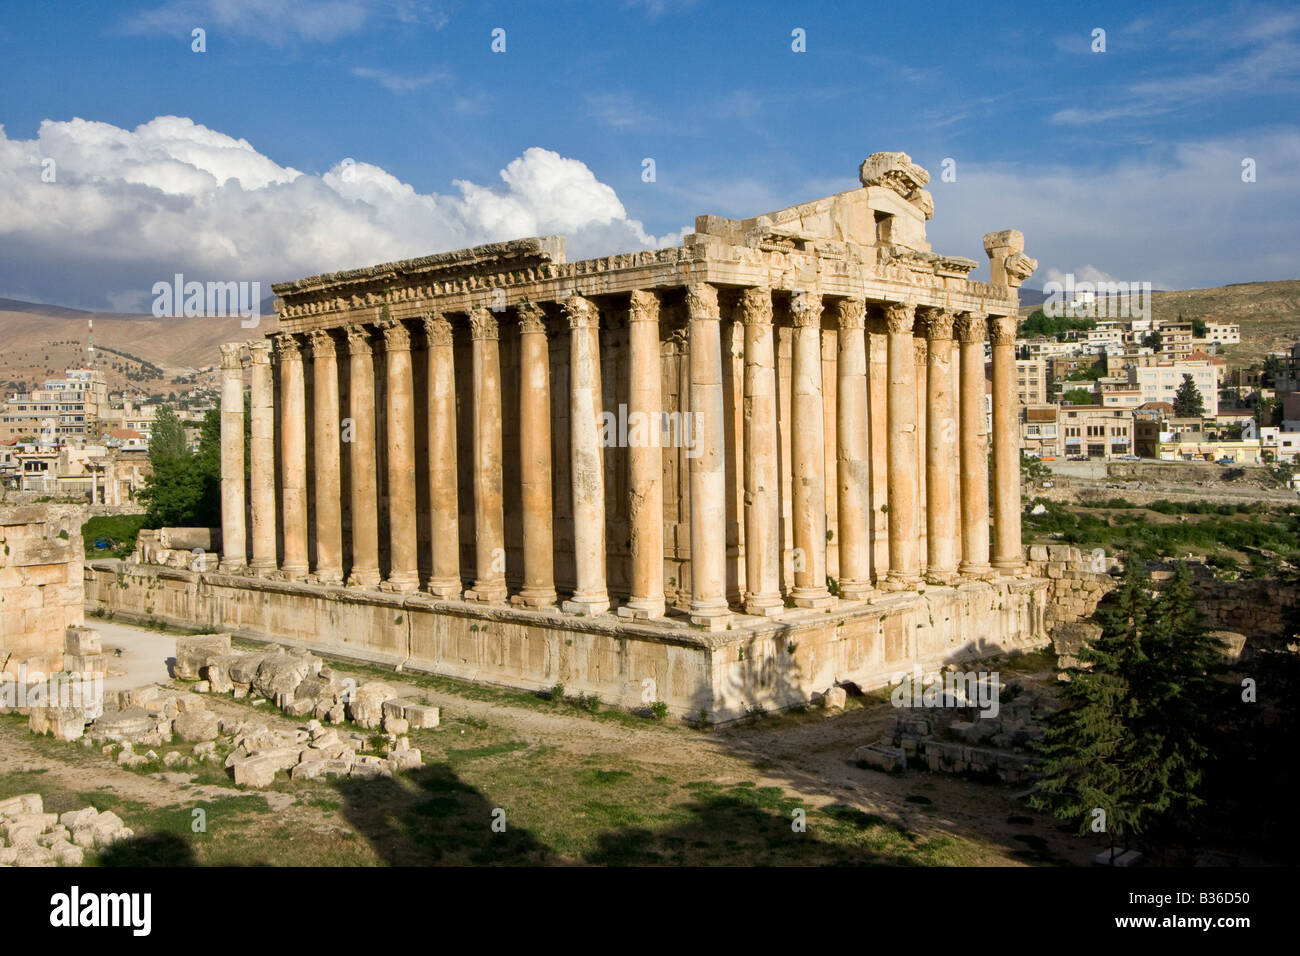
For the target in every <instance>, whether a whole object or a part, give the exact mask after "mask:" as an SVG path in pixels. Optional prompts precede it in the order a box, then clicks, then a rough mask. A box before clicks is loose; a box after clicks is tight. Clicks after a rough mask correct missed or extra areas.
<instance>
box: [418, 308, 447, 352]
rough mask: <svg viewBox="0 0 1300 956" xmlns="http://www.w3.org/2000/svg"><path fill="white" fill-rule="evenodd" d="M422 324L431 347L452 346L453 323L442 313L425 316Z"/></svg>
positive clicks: (421, 320) (421, 321)
mask: <svg viewBox="0 0 1300 956" xmlns="http://www.w3.org/2000/svg"><path fill="white" fill-rule="evenodd" d="M420 323H421V324H422V325H423V326H424V334H425V335H427V336H428V337H429V344H430V345H435V346H442V345H451V323H450V322H449V321H447V317H446V316H445V315H443V314H442V313H441V312H435V313H434V314H433V315H426V316H423V317H422V318H421V319H420Z"/></svg>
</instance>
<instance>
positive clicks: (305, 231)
mask: <svg viewBox="0 0 1300 956" xmlns="http://www.w3.org/2000/svg"><path fill="white" fill-rule="evenodd" d="M50 179H52V180H53V181H47V180H50ZM452 185H453V187H454V191H453V192H450V193H447V194H440V193H421V192H418V191H417V190H416V189H415V188H414V187H412V186H411V185H410V184H409V183H404V182H402V181H401V180H399V179H398V178H397V177H395V176H393V175H392V174H391V173H389V172H387V171H386V170H384V169H382V168H380V167H378V166H374V165H371V164H369V163H364V162H354V161H352V160H351V159H341V160H340V161H339V162H338V163H336V164H335V165H334V166H333V167H332V168H331V169H330V170H328V171H327V172H325V173H324V174H323V175H312V174H310V173H304V172H302V171H300V170H297V169H294V168H292V167H289V166H281V165H280V164H278V163H276V162H275V161H274V160H273V159H271V158H270V157H267V156H264V155H263V154H261V153H259V152H258V151H257V150H256V149H255V148H254V147H253V146H252V144H250V143H249V142H248V141H247V140H244V139H236V138H234V137H231V136H227V135H226V134H224V133H221V132H218V131H216V130H212V129H208V128H207V127H205V126H202V125H199V124H197V123H195V122H193V121H192V120H190V119H187V118H184V117H177V116H160V117H157V118H155V119H153V120H151V121H149V122H148V123H144V124H142V125H141V126H138V127H136V128H135V129H134V130H126V129H121V128H119V127H116V126H113V125H111V124H108V123H99V122H92V121H88V120H83V119H74V120H71V121H68V122H55V121H52V120H46V121H44V122H43V123H42V124H41V126H40V130H39V132H38V134H37V136H36V138H35V139H31V140H22V139H10V138H9V137H8V135H7V134H6V132H5V130H4V127H2V126H0V296H7V297H13V298H36V299H38V300H40V301H45V302H52V303H57V304H61V305H70V306H77V307H82V308H105V307H109V308H123V307H131V306H132V305H133V306H134V308H137V309H145V308H147V303H148V301H149V290H150V289H151V288H152V286H153V284H154V283H155V282H158V281H163V280H170V278H171V277H172V275H173V274H174V273H177V272H181V273H184V274H185V276H186V278H187V279H195V280H198V281H209V280H218V281H232V280H236V281H261V282H263V291H264V294H269V283H270V282H271V281H280V280H284V279H292V278H297V277H300V276H305V275H311V274H315V273H318V272H325V271H332V270H336V269H347V268H354V267H358V266H364V265H371V264H374V263H379V262H386V261H391V260H394V259H403V258H410V257H414V256H421V255H428V254H430V253H433V252H441V251H446V250H450V249H457V248H462V247H465V246H471V245H477V244H479V243H484V242H497V241H501V240H506V239H515V238H519V237H523V236H536V235H549V234H553V233H558V234H561V235H564V236H566V237H567V238H568V240H569V246H568V254H569V258H571V259H577V258H583V257H587V256H596V255H608V254H612V253H617V252H628V251H634V250H638V249H648V248H654V247H656V246H660V245H666V244H672V243H676V242H679V241H680V239H681V235H682V232H687V231H689V229H683V230H682V232H679V233H674V234H672V235H668V236H664V237H655V236H653V235H650V234H649V233H647V232H646V230H645V229H644V227H643V226H642V224H641V223H640V222H639V221H638V220H635V219H631V218H629V216H628V214H627V210H626V209H625V208H624V207H623V204H622V202H620V201H619V198H618V196H617V194H616V193H615V192H614V190H613V189H612V188H611V187H610V186H608V185H606V184H605V183H602V182H600V181H599V180H598V179H597V178H596V177H595V175H594V174H593V173H592V171H591V170H590V169H588V168H587V166H586V165H584V164H583V163H582V162H580V161H578V160H576V159H569V158H566V157H563V156H560V155H559V154H557V153H554V152H552V151H550V150H546V149H541V148H538V147H532V148H530V149H527V150H525V151H524V152H523V155H521V156H519V157H517V158H515V159H513V160H511V162H510V163H508V164H507V165H506V168H505V169H503V170H502V171H501V182H500V183H497V184H493V185H481V184H476V183H472V182H468V181H464V180H456V181H455V182H454V183H453V184H452Z"/></svg>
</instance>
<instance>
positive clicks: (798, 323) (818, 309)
mask: <svg viewBox="0 0 1300 956" xmlns="http://www.w3.org/2000/svg"><path fill="white" fill-rule="evenodd" d="M790 315H791V319H790V324H791V325H793V326H794V327H795V328H797V329H812V328H821V324H822V297H821V296H820V295H818V294H817V293H816V292H804V291H803V290H796V291H795V292H794V293H793V294H792V295H791V296H790Z"/></svg>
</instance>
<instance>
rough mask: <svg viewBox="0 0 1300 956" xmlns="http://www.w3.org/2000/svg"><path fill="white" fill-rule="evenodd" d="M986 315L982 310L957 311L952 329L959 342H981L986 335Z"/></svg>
mask: <svg viewBox="0 0 1300 956" xmlns="http://www.w3.org/2000/svg"><path fill="white" fill-rule="evenodd" d="M987 319H988V316H986V315H985V314H984V313H982V312H959V313H957V317H956V319H955V321H954V322H953V331H954V332H955V333H956V336H957V341H959V342H983V341H984V339H985V338H986V337H987V335H988V325H987V321H986V320H987Z"/></svg>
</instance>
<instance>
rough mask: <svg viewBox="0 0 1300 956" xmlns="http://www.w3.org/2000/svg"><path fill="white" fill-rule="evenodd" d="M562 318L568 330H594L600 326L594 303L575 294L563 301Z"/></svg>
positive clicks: (598, 312) (597, 311)
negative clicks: (567, 324) (567, 323)
mask: <svg viewBox="0 0 1300 956" xmlns="http://www.w3.org/2000/svg"><path fill="white" fill-rule="evenodd" d="M564 317H565V318H566V319H568V320H569V328H570V329H594V328H596V327H597V326H598V325H599V324H600V310H599V309H597V308H596V303H594V302H592V301H591V300H590V299H587V298H584V297H583V296H580V295H578V294H576V293H575V294H573V295H571V296H569V297H568V298H567V299H565V300H564Z"/></svg>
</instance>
